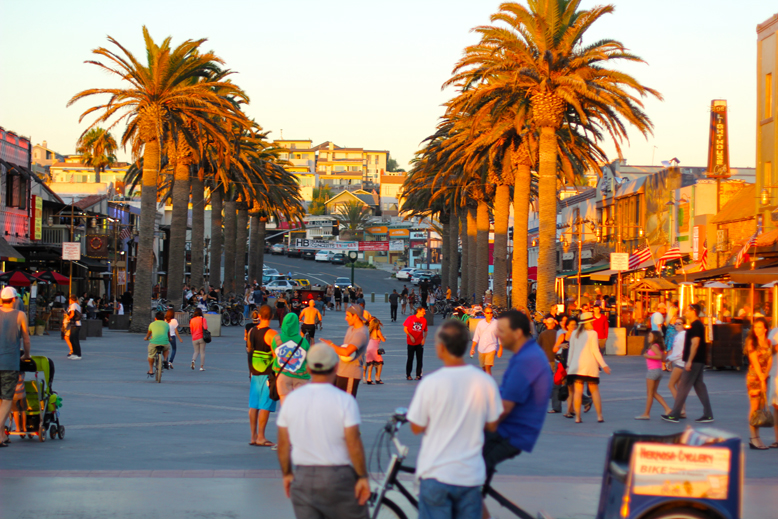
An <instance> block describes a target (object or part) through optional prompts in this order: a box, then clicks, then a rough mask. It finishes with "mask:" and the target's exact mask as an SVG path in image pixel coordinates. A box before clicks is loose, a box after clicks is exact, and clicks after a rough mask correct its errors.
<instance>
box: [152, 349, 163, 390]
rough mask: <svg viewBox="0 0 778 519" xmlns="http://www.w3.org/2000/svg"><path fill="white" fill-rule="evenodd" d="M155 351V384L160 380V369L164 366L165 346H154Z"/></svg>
mask: <svg viewBox="0 0 778 519" xmlns="http://www.w3.org/2000/svg"><path fill="white" fill-rule="evenodd" d="M156 351H157V353H155V354H154V380H156V381H157V384H159V383H160V382H162V371H163V369H164V367H165V355H164V353H163V352H164V351H165V347H164V346H157V347H156Z"/></svg>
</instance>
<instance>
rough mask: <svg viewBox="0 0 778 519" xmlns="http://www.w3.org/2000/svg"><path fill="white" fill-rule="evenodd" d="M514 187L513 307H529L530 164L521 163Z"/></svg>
mask: <svg viewBox="0 0 778 519" xmlns="http://www.w3.org/2000/svg"><path fill="white" fill-rule="evenodd" d="M514 175H515V184H514V187H513V298H512V299H513V301H512V303H513V308H527V291H528V290H527V289H528V285H529V280H528V279H527V277H528V273H527V239H528V236H527V235H528V227H529V199H530V183H531V180H532V173H531V171H530V166H529V165H527V164H519V165H518V166H517V167H516V169H515V173H514Z"/></svg>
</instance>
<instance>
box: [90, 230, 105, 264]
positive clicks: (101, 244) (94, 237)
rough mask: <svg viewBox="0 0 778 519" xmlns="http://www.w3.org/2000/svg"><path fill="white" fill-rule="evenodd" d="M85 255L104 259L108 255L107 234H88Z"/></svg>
mask: <svg viewBox="0 0 778 519" xmlns="http://www.w3.org/2000/svg"><path fill="white" fill-rule="evenodd" d="M86 255H87V256H88V257H90V258H97V259H106V258H107V257H108V235H107V234H90V235H88V236H87V237H86Z"/></svg>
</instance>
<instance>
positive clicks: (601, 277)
mask: <svg viewBox="0 0 778 519" xmlns="http://www.w3.org/2000/svg"><path fill="white" fill-rule="evenodd" d="M618 273H619V271H618V270H603V271H600V272H597V273H596V274H592V275H591V276H589V278H590V279H591V280H592V281H610V280H611V276H615V275H616V274H618Z"/></svg>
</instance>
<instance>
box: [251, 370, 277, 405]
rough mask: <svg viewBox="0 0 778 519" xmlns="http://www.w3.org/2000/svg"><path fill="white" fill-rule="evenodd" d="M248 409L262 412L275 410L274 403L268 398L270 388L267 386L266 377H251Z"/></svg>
mask: <svg viewBox="0 0 778 519" xmlns="http://www.w3.org/2000/svg"><path fill="white" fill-rule="evenodd" d="M249 409H260V410H263V411H270V412H271V413H272V412H273V411H275V410H276V401H275V400H272V399H271V398H270V388H269V387H268V385H267V375H252V376H251V385H250V388H249Z"/></svg>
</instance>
